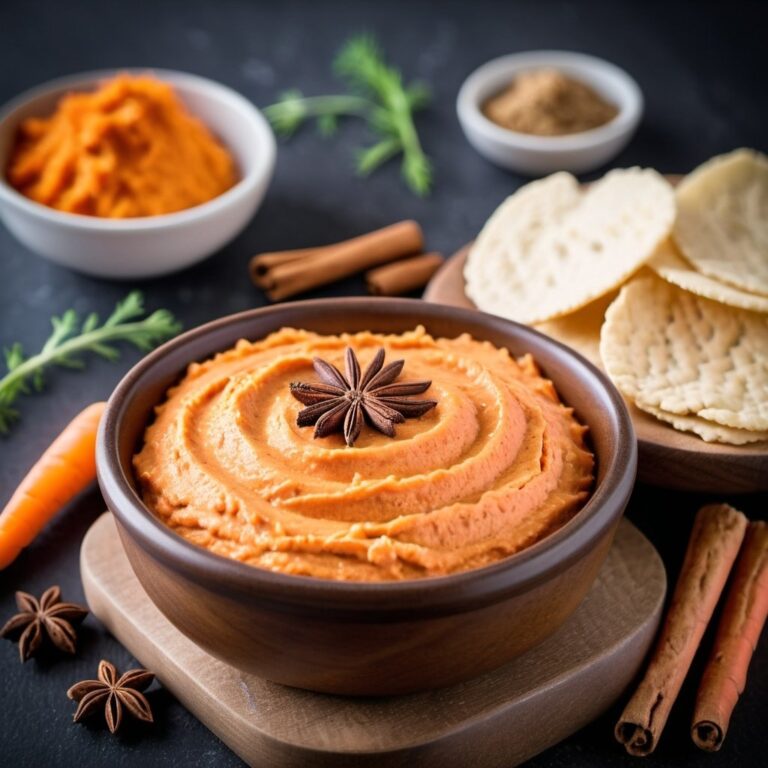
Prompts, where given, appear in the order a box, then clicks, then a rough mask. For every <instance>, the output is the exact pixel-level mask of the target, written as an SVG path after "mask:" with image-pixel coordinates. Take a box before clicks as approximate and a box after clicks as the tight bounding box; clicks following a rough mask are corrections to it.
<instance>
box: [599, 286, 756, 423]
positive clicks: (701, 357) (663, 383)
mask: <svg viewBox="0 0 768 768" xmlns="http://www.w3.org/2000/svg"><path fill="white" fill-rule="evenodd" d="M600 356H601V358H602V360H603V364H604V365H605V369H606V371H607V372H608V374H609V375H610V377H611V378H612V379H613V381H614V383H615V384H616V386H617V387H618V388H619V389H620V390H621V391H622V392H623V393H624V394H625V395H627V396H628V397H631V398H632V399H633V400H634V401H635V403H636V404H637V406H638V407H640V408H643V409H644V410H648V409H649V408H658V409H661V410H663V411H666V412H667V413H670V414H676V415H683V416H684V415H695V416H699V417H700V418H702V419H706V420H707V421H713V422H716V423H717V424H722V425H723V426H727V427H734V428H736V429H747V430H755V431H762V430H766V429H768V397H766V392H768V318H766V317H765V316H764V315H761V314H758V313H755V312H747V311H745V310H741V309H734V308H732V307H726V306H724V305H722V304H718V303H715V302H713V301H710V300H709V299H703V298H700V297H698V296H696V295H694V294H692V293H689V292H687V291H682V290H680V289H679V288H676V287H675V286H673V285H670V284H669V283H667V282H665V281H663V280H661V279H659V278H657V277H648V278H638V279H636V280H633V281H631V282H630V283H628V284H627V285H625V286H624V287H623V288H622V289H621V292H620V293H619V296H618V298H617V299H616V301H614V302H613V304H611V306H610V307H609V308H608V311H607V312H606V316H605V323H603V327H602V329H601V333H600Z"/></svg>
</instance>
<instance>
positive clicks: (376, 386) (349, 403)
mask: <svg viewBox="0 0 768 768" xmlns="http://www.w3.org/2000/svg"><path fill="white" fill-rule="evenodd" d="M312 364H313V367H314V369H315V373H317V375H318V376H319V377H320V382H321V383H320V382H318V383H303V382H293V383H292V384H291V394H292V395H293V396H294V397H295V398H296V399H297V400H298V401H299V402H301V403H304V405H306V406H308V407H307V408H303V409H302V410H301V411H299V415H298V418H297V419H296V423H297V424H298V425H299V426H300V427H309V426H311V425H312V424H314V425H315V437H326V436H327V435H330V434H332V433H333V432H339V431H342V432H343V433H344V440H345V442H346V443H347V445H349V446H352V445H354V444H355V440H357V438H358V437H359V436H360V432H361V430H362V428H363V424H364V423H367V424H369V425H370V426H371V427H373V428H374V429H377V430H379V432H382V433H384V434H385V435H388V436H389V437H394V435H395V424H400V423H402V422H403V421H405V420H406V419H415V418H418V417H419V416H422V415H423V414H425V413H426V412H427V411H429V410H431V409H432V408H434V407H435V406H436V405H437V401H436V400H412V399H410V398H409V397H408V395H419V394H421V393H422V392H425V391H426V390H427V389H429V387H430V386H431V385H432V382H431V381H406V382H397V383H395V379H396V378H397V377H398V376H399V375H400V373H401V372H402V370H403V366H404V365H405V361H404V360H395V361H393V362H391V363H389V364H388V365H386V366H385V365H384V350H383V349H380V350H379V351H378V352H377V353H376V355H375V356H374V358H373V360H371V362H370V364H369V365H368V367H367V368H366V369H365V371H364V372H363V373H362V374H361V372H360V363H359V362H358V360H357V356H356V355H355V353H354V350H352V349H351V348H350V347H347V349H346V352H345V356H344V367H345V370H346V374H347V375H346V376H344V374H342V373H341V371H340V370H339V369H338V368H336V366H335V365H331V363H328V362H326V361H325V360H321V359H320V358H319V357H316V358H315V359H314V360H313V362H312Z"/></svg>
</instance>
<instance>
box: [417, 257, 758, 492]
mask: <svg viewBox="0 0 768 768" xmlns="http://www.w3.org/2000/svg"><path fill="white" fill-rule="evenodd" d="M470 246H471V243H470V244H468V245H465V246H464V247H463V248H462V249H461V250H460V251H458V252H457V253H455V254H454V255H453V256H452V257H451V258H450V259H448V261H446V263H445V264H443V266H442V267H441V268H440V270H439V271H438V272H437V273H436V274H435V275H434V277H433V278H432V280H431V281H430V283H429V285H428V286H427V288H426V290H425V292H424V298H425V299H426V300H427V301H431V302H434V303H436V304H449V305H451V306H454V307H470V308H472V309H476V307H475V305H474V303H473V302H472V300H471V299H469V298H468V297H467V294H466V293H465V291H464V284H465V283H464V264H465V263H466V260H467V254H468V253H469V248H470ZM613 295H615V294H613ZM613 295H610V296H608V297H606V300H605V301H604V302H601V301H600V300H598V301H596V302H593V304H592V305H590V308H587V309H586V310H580V311H578V312H576V313H574V315H573V316H571V317H576V318H577V321H578V325H576V326H575V327H571V326H569V327H568V328H567V329H566V328H565V327H564V324H561V323H559V322H558V321H556V320H555V321H552V322H550V323H544V324H542V326H541V327H540V328H539V330H541V331H542V332H544V333H546V334H547V335H549V336H551V337H552V338H554V339H557V340H558V341H561V342H563V343H564V344H567V345H568V346H570V347H573V348H574V349H576V351H577V352H580V353H581V354H582V355H584V356H585V357H586V358H587V359H588V360H590V361H591V362H592V363H594V364H595V365H596V366H597V367H598V368H602V363H601V361H600V354H599V352H598V345H599V341H600V338H599V323H600V322H602V316H600V317H597V316H596V313H599V312H603V311H604V310H605V308H607V305H608V303H610V300H611V299H612V298H613ZM603 305H604V306H603ZM590 312H591V313H592V316H590ZM628 405H629V410H630V412H631V414H632V421H633V423H634V425H635V432H636V434H637V441H638V449H639V454H640V455H639V461H638V479H639V480H641V481H642V482H644V483H649V484H651V485H657V486H661V487H663V488H674V489H677V490H683V491H701V492H707V493H754V492H759V491H768V442H765V441H763V442H760V443H752V444H751V445H743V446H741V445H738V446H737V445H721V444H719V443H706V442H704V440H702V439H701V438H700V437H698V436H697V435H693V434H690V433H688V432H680V431H678V430H676V429H673V428H672V427H671V426H670V425H668V424H665V423H663V422H661V421H659V420H658V419H655V418H653V416H650V415H649V414H647V413H644V412H643V411H641V410H639V409H638V408H636V407H635V406H634V405H633V404H632V403H628Z"/></svg>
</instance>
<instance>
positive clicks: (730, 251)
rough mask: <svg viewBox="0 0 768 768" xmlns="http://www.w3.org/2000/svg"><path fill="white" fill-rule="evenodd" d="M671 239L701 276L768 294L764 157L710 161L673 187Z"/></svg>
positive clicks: (738, 155)
mask: <svg viewBox="0 0 768 768" xmlns="http://www.w3.org/2000/svg"><path fill="white" fill-rule="evenodd" d="M676 198H677V219H676V220H675V226H674V231H673V235H674V240H675V242H676V243H677V245H678V247H679V248H680V250H681V251H682V253H683V256H685V258H686V259H688V261H690V262H691V264H693V266H694V267H695V268H696V269H698V270H699V271H700V272H703V273H704V274H705V275H708V276H709V277H713V278H715V279H716V280H722V281H724V282H726V283H729V284H730V285H733V286H735V287H737V288H742V289H743V290H745V291H752V292H753V293H760V294H763V295H765V296H768V157H766V156H765V155H762V154H760V153H759V152H754V151H753V150H749V149H738V150H736V151H735V152H731V153H729V154H727V155H720V156H719V157H713V158H712V159H711V160H708V161H707V162H706V163H704V164H703V165H700V166H699V167H698V168H697V169H696V170H695V171H693V173H691V174H689V175H688V176H686V177H685V178H684V179H683V180H682V182H680V184H679V185H678V187H677V191H676Z"/></svg>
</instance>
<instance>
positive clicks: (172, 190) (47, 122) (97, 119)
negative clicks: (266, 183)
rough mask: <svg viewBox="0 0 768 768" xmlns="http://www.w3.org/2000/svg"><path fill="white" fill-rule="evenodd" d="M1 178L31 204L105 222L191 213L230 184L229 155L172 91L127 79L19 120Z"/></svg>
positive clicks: (122, 77)
mask: <svg viewBox="0 0 768 768" xmlns="http://www.w3.org/2000/svg"><path fill="white" fill-rule="evenodd" d="M7 177H8V181H9V183H10V184H11V185H12V186H13V187H15V188H16V189H17V190H18V191H19V192H21V193H22V194H23V195H26V196H27V197H29V198H30V199H32V200H35V201H37V202H38V203H42V204H43V205H47V206H49V207H51V208H56V209H58V210H61V211H67V212H69V213H80V214H86V215H90V216H103V217H107V218H127V217H134V216H156V215H158V214H163V213H172V212H174V211H180V210H183V209H185V208H191V207H192V206H194V205H199V204H200V203H204V202H207V201H208V200H211V199H213V198H214V197H217V196H218V195H220V194H221V193H222V192H225V191H226V190H228V189H229V188H230V187H231V186H233V185H234V183H235V182H236V181H237V174H236V171H235V163H234V161H233V159H232V156H231V155H230V154H229V152H228V151H227V149H226V148H225V147H224V146H222V145H221V144H220V143H219V141H218V140H217V139H216V138H215V137H214V136H213V135H212V134H211V132H210V131H209V130H208V128H206V126H205V125H204V124H203V123H202V122H200V120H198V119H197V118H196V117H193V116H192V115H190V114H189V113H188V112H187V110H186V108H185V107H184V105H183V104H182V103H181V101H180V100H179V99H178V98H177V97H176V94H175V93H174V91H173V89H172V88H171V86H170V85H168V84H167V83H163V82H161V81H160V80H157V79H155V78H153V77H149V76H144V77H134V76H130V75H119V76H118V77H115V78H113V79H112V80H109V81H107V82H105V83H104V84H103V85H102V86H101V87H100V88H99V89H98V90H96V91H94V92H92V93H70V94H68V95H67V96H65V97H64V98H63V99H61V101H60V102H59V105H58V107H57V108H56V111H55V113H54V114H53V115H51V116H50V117H45V118H37V117H35V118H29V119H28V120H25V121H24V122H23V123H22V124H21V126H20V128H19V132H18V136H17V141H16V146H15V147H14V150H13V152H12V154H11V158H10V162H9V164H8V169H7Z"/></svg>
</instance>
